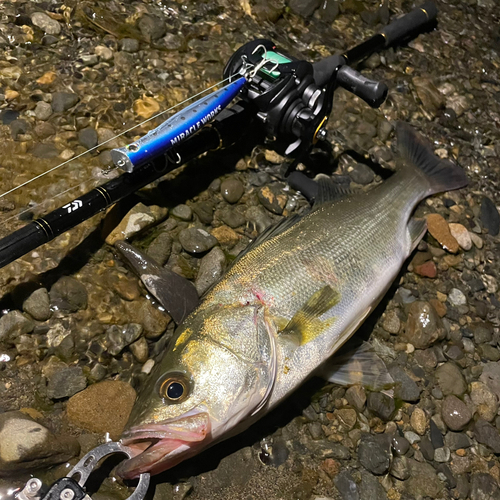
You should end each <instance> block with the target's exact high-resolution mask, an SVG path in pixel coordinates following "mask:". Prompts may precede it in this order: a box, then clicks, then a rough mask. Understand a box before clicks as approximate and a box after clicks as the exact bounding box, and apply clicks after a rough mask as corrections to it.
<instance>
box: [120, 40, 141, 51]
mask: <svg viewBox="0 0 500 500" xmlns="http://www.w3.org/2000/svg"><path fill="white" fill-rule="evenodd" d="M120 47H121V49H122V50H124V51H125V52H131V53H135V52H137V51H138V50H139V40H137V39H135V38H122V39H121V40H120Z"/></svg>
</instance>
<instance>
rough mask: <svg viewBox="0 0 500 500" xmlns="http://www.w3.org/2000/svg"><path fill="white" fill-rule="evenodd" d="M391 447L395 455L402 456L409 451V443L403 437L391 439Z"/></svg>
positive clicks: (398, 436) (396, 436)
mask: <svg viewBox="0 0 500 500" xmlns="http://www.w3.org/2000/svg"><path fill="white" fill-rule="evenodd" d="M391 446H392V449H393V450H394V453H395V454H396V455H399V456H402V455H405V454H406V452H407V451H408V450H409V449H410V442H409V441H408V439H406V438H405V437H403V436H400V435H395V436H393V438H392V441H391Z"/></svg>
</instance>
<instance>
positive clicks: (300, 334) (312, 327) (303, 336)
mask: <svg viewBox="0 0 500 500" xmlns="http://www.w3.org/2000/svg"><path fill="white" fill-rule="evenodd" d="M339 301H340V293H339V292H338V291H337V290H334V289H333V288H332V287H331V286H330V285H326V286H324V287H323V288H321V289H320V290H318V291H317V292H315V293H314V294H313V295H311V297H310V298H309V300H308V301H307V302H306V303H305V304H304V305H303V306H302V307H301V308H300V309H299V310H298V311H297V312H296V313H295V314H294V316H293V318H292V319H291V320H290V321H289V322H288V324H287V325H286V327H285V328H284V329H283V330H282V331H281V334H282V335H290V336H292V337H296V339H297V341H298V344H299V345H304V344H306V343H307V342H310V341H311V340H313V339H315V338H316V337H317V336H319V335H320V334H321V333H322V332H323V331H324V330H325V329H326V328H327V327H329V326H331V325H332V324H333V322H334V321H335V318H329V319H327V320H324V321H321V320H320V319H319V317H320V316H321V315H323V314H324V313H326V312H327V311H329V310H330V309H331V308H332V307H334V306H335V305H337V304H338V303H339Z"/></svg>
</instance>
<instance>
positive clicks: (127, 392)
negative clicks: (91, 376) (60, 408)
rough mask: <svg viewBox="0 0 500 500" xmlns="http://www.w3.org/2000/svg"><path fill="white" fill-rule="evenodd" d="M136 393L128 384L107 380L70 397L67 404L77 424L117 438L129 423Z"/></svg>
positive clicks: (68, 410)
mask: <svg viewBox="0 0 500 500" xmlns="http://www.w3.org/2000/svg"><path fill="white" fill-rule="evenodd" d="M135 398H136V393H135V391H134V389H133V388H132V387H131V386H130V385H129V384H127V383H125V382H121V381H119V380H105V381H103V382H99V383H97V384H94V385H91V386H90V387H87V389H85V390H84V391H82V392H79V393H78V394H76V395H74V396H73V397H72V398H70V399H69V401H68V405H67V407H66V411H67V416H68V419H69V421H70V422H72V423H73V424H75V425H76V426H78V427H80V428H82V429H85V430H88V431H91V432H98V433H102V434H104V433H105V432H109V434H110V437H111V439H113V440H117V439H118V438H119V437H120V434H121V433H122V431H123V428H124V427H125V424H126V423H127V420H128V417H129V415H130V412H131V411H132V407H133V406H134V402H135Z"/></svg>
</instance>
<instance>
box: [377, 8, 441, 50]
mask: <svg viewBox="0 0 500 500" xmlns="http://www.w3.org/2000/svg"><path fill="white" fill-rule="evenodd" d="M436 17H437V8H436V5H435V4H434V2H425V3H424V4H422V5H419V6H418V7H415V8H414V9H413V10H412V11H411V12H409V13H408V14H406V15H404V16H403V17H400V18H399V19H396V20H395V21H393V22H392V23H390V24H388V25H387V26H386V27H385V28H384V29H383V30H382V31H381V32H380V34H381V35H383V36H384V38H385V40H386V41H385V46H386V47H387V46H389V45H391V44H393V43H394V42H396V41H399V40H401V39H404V38H406V37H407V36H409V35H410V34H412V33H414V32H415V31H417V30H419V29H421V28H422V27H423V26H424V25H425V24H427V23H429V22H431V21H434V20H435V19H436Z"/></svg>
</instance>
